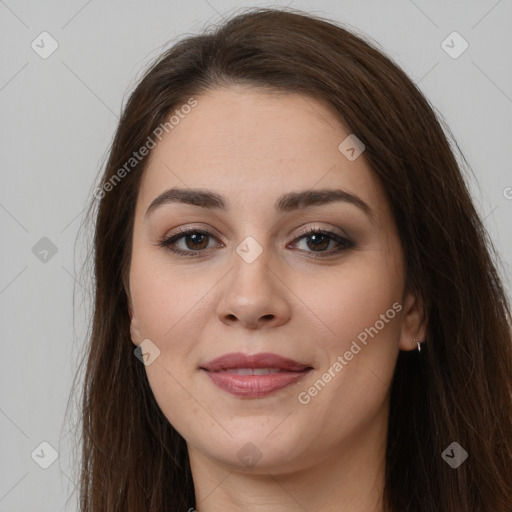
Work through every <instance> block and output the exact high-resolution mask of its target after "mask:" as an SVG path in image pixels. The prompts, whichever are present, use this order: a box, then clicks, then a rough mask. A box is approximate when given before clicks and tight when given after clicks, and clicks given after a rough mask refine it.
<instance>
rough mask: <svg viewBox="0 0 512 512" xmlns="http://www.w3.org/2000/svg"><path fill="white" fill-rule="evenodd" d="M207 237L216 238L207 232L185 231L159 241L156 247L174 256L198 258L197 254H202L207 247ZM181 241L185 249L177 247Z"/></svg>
mask: <svg viewBox="0 0 512 512" xmlns="http://www.w3.org/2000/svg"><path fill="white" fill-rule="evenodd" d="M209 237H213V238H216V237H214V236H213V235H212V234H211V233H209V232H208V231H202V230H199V229H185V230H182V231H180V232H179V233H176V234H175V235H172V236H171V237H169V238H164V239H163V240H160V241H159V242H158V245H159V246H160V247H165V248H166V249H168V250H169V251H171V252H173V253H175V254H179V255H183V256H199V253H200V252H204V249H206V248H207V247H208V238H209ZM182 239H183V240H182ZM181 241H184V246H185V248H183V245H182V247H181V248H179V247H177V245H178V244H177V242H181Z"/></svg>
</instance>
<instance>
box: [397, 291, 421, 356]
mask: <svg viewBox="0 0 512 512" xmlns="http://www.w3.org/2000/svg"><path fill="white" fill-rule="evenodd" d="M427 324H428V319H427V316H426V312H425V306H424V303H423V300H422V298H421V296H420V294H419V293H417V292H410V293H408V294H407V296H406V299H405V301H404V312H403V318H402V332H401V334H400V343H399V347H400V350H417V348H418V346H417V345H416V342H415V341H414V338H416V339H417V340H418V341H419V342H420V343H422V342H423V341H424V340H425V335H426V332H427Z"/></svg>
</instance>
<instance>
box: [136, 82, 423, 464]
mask: <svg viewBox="0 0 512 512" xmlns="http://www.w3.org/2000/svg"><path fill="white" fill-rule="evenodd" d="M196 100H197V105H196V106H195V107H194V108H192V109H186V110H187V111H188V113H187V114H186V115H183V116H180V120H179V123H178V124H176V125H174V127H173V129H172V131H169V133H168V134H166V135H165V136H164V137H163V138H162V140H161V142H159V143H158V144H157V146H156V147H155V148H154V149H153V150H152V153H151V156H150V160H149V164H148V167H147V168H146V170H145V174H144V176H143V179H142V183H141V186H140V189H139V195H138V199H137V205H136V212H135V223H134V232H133V247H132V260H131V265H130V274H129V276H130V278H129V285H130V301H131V310H130V315H131V319H132V324H131V332H132V340H133V343H134V344H136V345H139V344H140V343H141V342H143V340H149V342H148V341H144V344H145V345H143V347H144V346H145V347H146V348H147V349H148V352H149V353H150V354H153V355H150V356H149V359H148V362H149V361H151V362H150V364H147V366H145V369H146V372H147V376H148V379H149V383H150V385H151V388H152V390H153V393H154V395H155V398H156V400H157V402H158V404H159V406H160V408H161V409H162V411H163V413H164V414H165V416H166V417H167V418H168V420H169V422H170V423H171V424H172V425H173V426H174V428H175V429H176V430H177V431H178V432H179V433H180V434H181V435H182V436H183V437H184V438H185V440H186V441H187V445H188V448H189V454H190V455H191V457H192V456H193V455H195V456H197V457H199V456H201V457H203V458H207V459H208V460H210V461H216V462H218V463H221V464H224V465H228V466H229V467H236V468H238V469H239V470H241V471H245V470H247V471H249V469H248V468H249V466H250V465H252V464H251V463H250V462H249V463H248V462H247V461H248V460H252V461H253V462H257V464H256V465H252V469H251V470H252V471H257V470H261V471H265V470H269V469H272V470H273V471H286V470H287V469H290V468H294V469H297V468H300V467H304V468H305V467H307V466H308V465H312V464H315V463H318V462H320V461H322V460H323V461H326V460H327V459H329V458H330V457H333V456H336V455H338V456H339V454H341V453H344V454H347V453H349V452H351V451H355V450H356V448H360V447H362V446H367V447H371V448H372V449H376V447H382V439H383V436H384V437H385V435H386V423H387V414H388V398H389V385H390V382H391V379H392V375H393V371H394V367H395V363H396V359H397V355H398V352H399V350H411V349H413V348H416V344H415V343H414V342H413V337H415V336H416V337H419V338H420V339H421V335H422V332H420V331H418V329H419V327H418V318H419V310H418V301H417V300H416V299H415V298H414V296H413V295H410V294H406V293H405V290H404V282H405V276H404V261H403V253H402V249H401V245H400V241H399V237H398V233H397V231H396V226H395V223H394V221H393V218H392V215H391V212H390V209H389V205H388V203H387V200H386V197H385V194H384V191H383V189H382V187H381V185H380V184H379V182H378V180H377V178H376V177H375V176H374V174H373V173H372V171H371V169H370V167H369V166H368V164H367V163H366V161H365V158H364V152H363V153H362V154H361V155H360V156H359V157H357V158H355V159H354V158H353V156H354V155H353V153H354V152H351V151H350V150H348V152H346V151H345V152H343V151H342V150H340V149H339V145H340V143H342V142H343V141H344V140H345V139H346V138H347V137H348V136H349V135H350V132H348V131H347V130H346V128H345V127H344V126H343V125H342V124H341V122H340V120H339V119H338V117H337V116H336V114H335V113H334V112H333V111H331V110H330V109H329V108H328V107H327V106H326V105H324V104H323V103H320V102H318V101H317V100H314V99H312V98H309V97H305V96H301V95H297V94H287V95H283V94H277V93H276V94H272V95H271V94H269V93H265V92H261V91H257V90H255V89H250V88H242V87H240V88H225V89H217V90H214V91H211V92H209V93H207V94H204V95H202V96H199V97H196ZM184 111H185V110H184ZM349 142H350V139H349V141H348V142H345V146H342V149H343V148H345V147H346V146H347V147H350V146H351V145H350V143H349ZM352 146H353V144H352ZM356 149H357V148H356ZM356 154H357V153H356ZM348 156H350V157H351V158H348ZM170 189H180V190H182V192H181V193H176V192H175V193H174V194H172V195H171V194H168V196H167V200H165V198H163V199H162V198H161V197H160V196H161V195H162V194H163V193H164V192H166V191H168V190H170ZM198 189H200V192H207V193H210V194H215V196H214V198H213V199H212V198H210V199H208V197H206V198H205V197H204V196H200V195H198V194H196V195H195V196H194V197H192V196H191V195H190V193H191V192H192V191H196V190H198ZM321 191H322V193H323V195H318V193H319V192H321ZM336 191H337V195H336V194H335V193H334V192H336ZM303 193H309V195H302V194H303ZM329 193H330V194H331V195H329ZM187 194H188V196H187ZM315 194H317V195H315ZM158 197H160V200H158V201H157V203H156V204H153V206H152V207H151V208H149V207H150V205H151V204H152V203H153V201H154V200H155V199H156V198H158ZM198 199H200V201H198ZM296 199H298V200H296ZM221 203H222V204H223V207H221ZM148 208H149V211H148ZM184 231H186V232H188V234H187V233H184ZM165 240H167V243H166V245H162V244H161V242H162V241H165ZM148 343H149V344H148ZM143 351H144V350H143ZM229 353H242V355H245V356H247V357H249V356H255V355H258V354H262V353H267V354H268V353H272V354H274V356H276V357H277V356H281V357H283V358H287V359H291V360H293V361H295V362H297V363H299V366H297V367H296V368H291V367H288V368H287V369H286V368H285V367H286V365H285V363H283V361H282V360H279V359H275V358H274V359H272V358H271V359H265V360H261V361H258V360H253V361H252V363H253V364H251V360H250V359H246V360H244V359H238V360H230V362H226V361H225V362H224V364H221V365H220V366H219V367H217V368H214V367H212V366H211V365H209V362H210V361H212V360H214V359H216V358H219V357H220V356H223V355H225V354H229ZM227 367H230V368H231V370H229V369H227ZM251 367H253V368H254V367H257V368H275V370H271V371H272V372H275V371H279V373H273V374H268V370H263V371H256V372H253V371H252V369H249V370H247V368H251ZM205 368H206V369H205ZM208 368H209V370H208ZM237 368H238V370H237ZM240 368H246V370H240ZM247 373H251V375H247ZM252 373H256V375H252ZM258 373H261V374H262V375H257V374H258ZM263 373H267V375H263ZM214 374H215V375H214ZM244 374H245V375H244ZM199 454H200V455H199Z"/></svg>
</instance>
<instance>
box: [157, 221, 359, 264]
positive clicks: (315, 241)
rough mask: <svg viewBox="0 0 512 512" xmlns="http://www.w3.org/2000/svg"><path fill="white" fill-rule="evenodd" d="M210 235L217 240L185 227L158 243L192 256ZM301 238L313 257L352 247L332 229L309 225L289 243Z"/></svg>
mask: <svg viewBox="0 0 512 512" xmlns="http://www.w3.org/2000/svg"><path fill="white" fill-rule="evenodd" d="M210 237H212V238H213V239H215V240H217V241H218V239H217V237H215V236H214V235H213V234H212V233H209V232H208V231H203V230H200V229H193V228H192V229H185V230H181V231H179V232H178V233H176V234H174V235H172V236H171V237H169V238H164V239H162V240H160V241H159V242H158V245H159V246H160V247H164V248H165V249H167V250H169V251H171V252H172V253H174V254H178V255H180V256H191V257H194V256H200V253H201V252H206V251H205V249H208V242H209V241H210V240H209V239H210ZM302 239H305V240H306V247H307V248H309V249H312V250H310V251H308V250H307V249H306V250H305V251H306V252H311V253H317V254H313V257H314V258H322V257H325V256H330V255H333V254H338V253H340V252H342V251H345V250H347V249H351V248H353V247H354V243H353V242H351V241H350V240H349V239H348V238H346V237H343V236H341V235H339V234H338V233H335V232H334V231H329V230H323V229H315V228H311V227H310V228H307V229H305V230H302V232H301V236H299V237H297V238H296V239H295V240H294V241H293V242H291V245H296V244H297V241H301V240H302ZM179 242H183V244H182V245H181V247H178V245H179ZM332 243H334V245H335V248H334V249H331V250H329V251H326V249H327V248H328V247H329V246H330V245H331V244H332ZM336 244H337V246H336ZM289 245H290V244H288V245H287V247H288V246H289Z"/></svg>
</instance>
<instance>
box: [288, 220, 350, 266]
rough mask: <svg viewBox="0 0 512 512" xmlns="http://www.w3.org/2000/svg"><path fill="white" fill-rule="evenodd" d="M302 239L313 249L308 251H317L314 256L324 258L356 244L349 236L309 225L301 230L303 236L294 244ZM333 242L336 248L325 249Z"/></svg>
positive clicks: (294, 243) (294, 242)
mask: <svg viewBox="0 0 512 512" xmlns="http://www.w3.org/2000/svg"><path fill="white" fill-rule="evenodd" d="M302 239H304V241H305V246H306V247H307V248H309V249H312V250H311V251H306V252H312V253H317V254H313V255H312V256H313V257H314V258H323V257H326V256H331V255H333V254H338V253H340V252H342V251H345V250H347V249H352V248H353V247H354V246H355V244H354V243H353V242H351V241H350V240H349V239H348V238H346V237H344V236H341V235H339V234H338V233H335V232H334V231H329V230H325V229H316V228H314V227H309V228H306V229H305V230H303V231H302V232H301V236H299V237H298V238H296V239H295V240H294V241H293V242H292V244H293V245H296V242H297V240H299V241H301V240H302ZM332 243H334V245H335V248H334V249H331V250H330V251H326V250H325V249H327V248H328V247H329V246H330V245H331V244H332ZM336 244H337V245H336Z"/></svg>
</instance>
